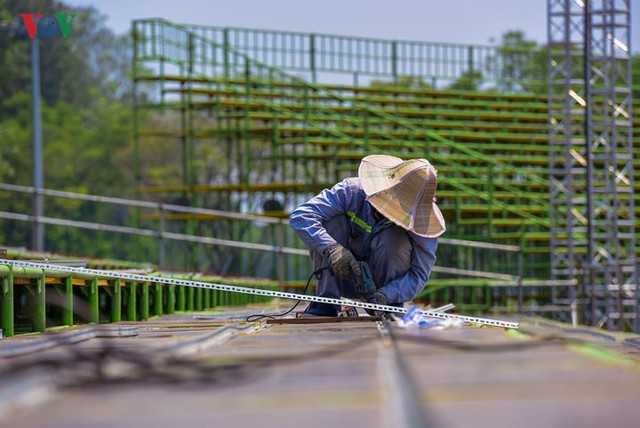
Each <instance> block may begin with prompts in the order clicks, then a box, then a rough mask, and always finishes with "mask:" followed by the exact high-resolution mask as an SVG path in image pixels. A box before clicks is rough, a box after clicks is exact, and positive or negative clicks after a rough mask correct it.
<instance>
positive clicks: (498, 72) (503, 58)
mask: <svg viewBox="0 0 640 428" xmlns="http://www.w3.org/2000/svg"><path fill="white" fill-rule="evenodd" d="M546 58H547V54H546V47H544V46H538V45H537V44H536V42H535V41H534V40H527V38H526V36H525V34H524V32H522V31H519V30H515V31H507V32H506V33H504V34H503V35H502V42H501V44H500V46H498V48H497V50H496V55H495V56H494V57H492V58H489V59H488V60H487V70H486V71H487V74H488V75H489V77H490V78H493V79H495V80H496V82H497V85H498V89H500V90H502V91H506V92H514V91H517V92H520V91H525V92H539V93H542V92H545V91H546V74H547V72H546Z"/></svg>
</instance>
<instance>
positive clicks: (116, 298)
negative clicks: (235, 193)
mask: <svg viewBox="0 0 640 428" xmlns="http://www.w3.org/2000/svg"><path fill="white" fill-rule="evenodd" d="M109 285H110V286H111V288H112V295H111V322H120V321H122V287H121V282H120V280H119V279H116V280H113V281H109Z"/></svg>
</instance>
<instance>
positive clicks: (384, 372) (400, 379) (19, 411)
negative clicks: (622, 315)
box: [0, 308, 640, 428]
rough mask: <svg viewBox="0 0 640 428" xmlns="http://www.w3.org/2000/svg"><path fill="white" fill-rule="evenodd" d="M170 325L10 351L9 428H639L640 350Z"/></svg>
mask: <svg viewBox="0 0 640 428" xmlns="http://www.w3.org/2000/svg"><path fill="white" fill-rule="evenodd" d="M234 311H235V312H231V311H230V312H219V313H211V312H209V313H199V314H196V315H193V314H174V315H165V316H162V317H158V318H155V319H153V320H151V321H147V322H126V323H115V324H110V325H85V326H76V327H73V328H69V329H61V330H57V331H52V332H48V333H46V334H34V335H23V336H17V337H13V338H7V339H2V340H0V378H2V382H0V426H2V427H5V426H6V427H12V428H19V427H44V426H46V427H51V428H54V427H65V428H72V427H87V426H91V427H112V426H118V427H130V426H131V427H133V426H135V427H176V426H216V427H220V426H230V427H231V426H233V427H244V426H260V427H300V426H304V427H305V428H311V427H331V426H348V427H360V426H364V427H396V426H409V427H417V426H427V427H492V428H499V427H509V428H513V427H545V428H550V427H578V426H579V427H583V428H586V427H602V426H606V427H634V426H637V423H638V420H640V406H639V404H640V336H637V335H631V334H623V333H608V332H606V333H605V332H602V331H600V330H596V329H592V328H586V327H584V328H583V327H578V328H572V327H570V326H568V325H563V324H557V323H552V322H549V321H546V320H541V319H533V318H521V319H513V318H512V319H510V320H511V321H514V320H515V321H518V322H520V329H519V330H504V329H501V328H492V327H484V328H479V327H477V326H471V325H468V326H461V327H456V328H449V329H444V330H435V329H429V328H419V329H402V328H400V327H399V326H398V325H397V324H396V323H390V324H389V323H387V322H384V321H372V320H370V319H369V318H364V317H362V318H360V319H357V320H356V321H350V322H324V323H303V322H300V320H289V321H286V322H284V323H280V322H278V323H270V322H267V321H265V320H262V321H260V322H245V321H244V320H245V318H246V316H247V315H248V314H249V313H254V312H255V311H253V312H247V311H251V309H250V308H249V309H247V308H245V309H243V311H245V312H244V313H241V312H238V309H237V308H236V309H235V310H234Z"/></svg>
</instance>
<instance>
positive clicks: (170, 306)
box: [167, 284, 176, 314]
mask: <svg viewBox="0 0 640 428" xmlns="http://www.w3.org/2000/svg"><path fill="white" fill-rule="evenodd" d="M175 311H176V286H175V285H173V284H169V286H167V313H168V314H173V313H175Z"/></svg>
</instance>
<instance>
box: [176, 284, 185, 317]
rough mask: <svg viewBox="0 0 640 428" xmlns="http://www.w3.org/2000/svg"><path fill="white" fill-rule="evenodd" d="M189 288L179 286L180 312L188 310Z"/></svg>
mask: <svg viewBox="0 0 640 428" xmlns="http://www.w3.org/2000/svg"><path fill="white" fill-rule="evenodd" d="M186 288H187V287H184V286H182V285H179V286H178V310H179V311H185V310H186V309H187V290H186Z"/></svg>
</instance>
